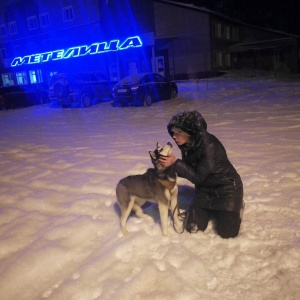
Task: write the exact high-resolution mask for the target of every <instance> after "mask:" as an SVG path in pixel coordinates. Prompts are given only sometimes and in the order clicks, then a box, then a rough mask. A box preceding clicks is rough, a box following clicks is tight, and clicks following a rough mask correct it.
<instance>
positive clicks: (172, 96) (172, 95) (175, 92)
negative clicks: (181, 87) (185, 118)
mask: <svg viewBox="0 0 300 300" xmlns="http://www.w3.org/2000/svg"><path fill="white" fill-rule="evenodd" d="M176 97H177V91H176V90H175V89H173V90H172V91H171V99H174V98H176Z"/></svg>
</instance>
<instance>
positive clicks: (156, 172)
mask: <svg viewBox="0 0 300 300" xmlns="http://www.w3.org/2000/svg"><path fill="white" fill-rule="evenodd" d="M172 149H173V146H172V144H171V143H170V142H169V143H167V145H165V146H164V147H162V146H161V145H160V144H159V143H157V147H156V149H155V150H154V151H149V154H150V157H151V161H152V163H153V166H154V168H150V169H148V170H147V171H146V173H144V174H142V175H131V176H127V177H125V178H123V179H121V180H120V181H119V183H118V184H117V187H116V195H117V202H118V205H119V207H120V209H121V228H122V231H123V234H124V235H125V234H127V233H128V231H127V228H126V221H127V219H128V217H129V214H130V212H131V211H132V210H133V211H134V212H135V214H136V215H137V216H138V217H140V218H141V217H146V216H147V215H146V214H144V212H143V210H142V208H141V206H142V205H143V204H144V203H146V202H147V201H149V202H152V203H158V209H159V215H160V220H161V226H162V233H163V235H167V234H168V213H169V208H170V209H171V212H172V214H173V216H174V220H173V221H174V226H176V227H177V226H180V220H179V217H178V213H179V210H178V185H177V181H176V180H177V175H176V173H175V171H174V170H173V168H172V166H171V167H167V168H165V167H164V166H163V165H162V164H161V163H160V162H159V157H160V156H161V155H163V156H167V155H169V154H171V153H172Z"/></svg>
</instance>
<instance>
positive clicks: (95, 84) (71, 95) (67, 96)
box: [49, 73, 111, 107]
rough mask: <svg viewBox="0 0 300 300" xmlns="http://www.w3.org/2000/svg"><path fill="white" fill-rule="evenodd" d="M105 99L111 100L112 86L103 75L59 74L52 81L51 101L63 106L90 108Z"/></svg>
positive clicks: (50, 88)
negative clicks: (73, 105) (74, 105)
mask: <svg viewBox="0 0 300 300" xmlns="http://www.w3.org/2000/svg"><path fill="white" fill-rule="evenodd" d="M104 98H111V85H110V82H109V81H108V80H107V79H106V78H105V77H104V76H103V75H102V74H95V73H76V74H72V73H71V74H67V73H57V74H55V75H54V76H53V77H52V78H51V80H50V87H49V99H50V100H56V101H58V103H59V104H61V105H62V106H70V105H72V104H73V103H75V104H76V105H77V106H81V107H88V106H91V105H92V104H94V103H97V102H98V103H99V102H101V101H102V100H103V99H104Z"/></svg>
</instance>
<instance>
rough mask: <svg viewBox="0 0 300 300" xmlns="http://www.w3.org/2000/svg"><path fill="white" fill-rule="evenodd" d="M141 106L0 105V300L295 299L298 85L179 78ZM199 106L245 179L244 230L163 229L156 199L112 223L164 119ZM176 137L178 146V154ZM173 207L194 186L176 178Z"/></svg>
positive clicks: (299, 210)
mask: <svg viewBox="0 0 300 300" xmlns="http://www.w3.org/2000/svg"><path fill="white" fill-rule="evenodd" d="M178 87H179V95H178V98H176V99H173V100H167V101H162V102H159V103H154V104H153V105H152V106H151V107H112V106H111V104H110V102H104V103H101V104H98V105H95V106H92V107H90V108H86V109H83V108H65V109H62V108H60V107H58V106H57V105H56V104H55V103H47V104H43V105H38V106H32V107H27V108H22V109H15V110H7V111H6V110H3V111H0V128H1V136H0V243H1V247H0V298H1V299H2V300H16V299H22V300H36V299H45V300H46V299H53V300H54V299H55V300H92V299H101V300H106V299H117V300H118V299H122V300H140V299H143V300H150V299H151V300H152V299H157V300H167V299H172V300H174V299H175V300H198V299H205V300H214V299H223V300H227V299H236V300H238V299H245V300H253V299H255V300H256V299H259V300H260V299H263V300H274V299H280V300H290V299H295V300H296V299H300V284H299V282H300V268H299V262H300V222H299V219H300V203H299V197H300V159H299V157H300V156H299V154H300V143H299V141H300V138H299V137H300V134H299V131H300V101H299V100H300V81H297V80H293V81H291V80H279V79H276V78H263V77H254V78H252V77H247V78H246V77H245V78H223V77H222V78H215V79H208V80H206V79H203V80H200V82H196V81H194V80H190V81H186V82H178ZM185 109H197V110H199V111H200V112H201V113H202V114H203V116H204V117H205V119H206V121H207V123H208V131H209V132H211V133H212V134H214V135H216V136H217V137H218V138H219V139H220V140H221V141H222V143H223V144H224V146H225V148H226V150H227V154H228V156H229V159H230V160H231V162H232V163H233V165H234V166H235V167H236V169H237V170H238V172H239V173H240V175H241V177H242V180H243V183H244V200H245V203H246V208H245V212H244V219H243V223H242V227H241V231H240V235H239V236H238V237H237V238H235V239H222V238H220V237H219V236H218V235H217V234H216V233H215V232H214V230H213V226H212V224H211V223H210V224H209V227H208V229H207V230H206V231H205V232H198V233H196V234H190V233H188V232H184V233H183V234H179V233H176V232H175V231H174V229H173V227H172V224H171V221H170V225H169V235H168V236H163V235H162V233H161V227H160V220H159V215H158V208H157V206H156V205H155V204H154V205H151V206H147V207H146V208H145V212H146V213H147V214H148V215H149V217H147V218H143V219H139V218H137V217H136V216H134V215H131V216H130V218H129V219H128V222H127V227H128V230H129V234H128V235H127V236H123V235H122V233H121V229H120V224H119V219H120V216H119V208H118V206H117V205H116V195H115V187H116V184H117V183H118V181H119V180H120V179H121V178H123V177H125V176H127V175H135V174H141V173H144V172H145V171H146V169H147V168H149V167H152V165H151V161H150V157H149V153H148V152H149V150H154V148H155V147H156V143H157V142H160V143H161V144H166V143H167V142H168V141H170V142H172V139H171V138H170V136H169V135H168V133H167V130H166V125H167V123H168V121H169V120H170V118H171V116H172V115H173V114H174V113H175V112H177V111H181V110H185ZM173 144H174V153H175V154H176V155H177V156H179V155H180V153H179V150H178V148H177V146H176V145H175V143H173ZM178 183H179V206H180V208H181V210H185V209H187V208H188V206H189V203H190V201H191V199H192V196H193V185H192V184H191V183H190V182H188V181H187V180H185V179H182V178H179V179H178Z"/></svg>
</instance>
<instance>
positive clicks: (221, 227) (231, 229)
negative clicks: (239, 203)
mask: <svg viewBox="0 0 300 300" xmlns="http://www.w3.org/2000/svg"><path fill="white" fill-rule="evenodd" d="M240 226H241V217H240V214H239V213H238V212H231V211H221V212H219V213H218V215H217V217H216V231H217V233H218V235H220V236H221V237H222V238H223V239H228V238H235V237H237V236H238V234H239V231H240Z"/></svg>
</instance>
